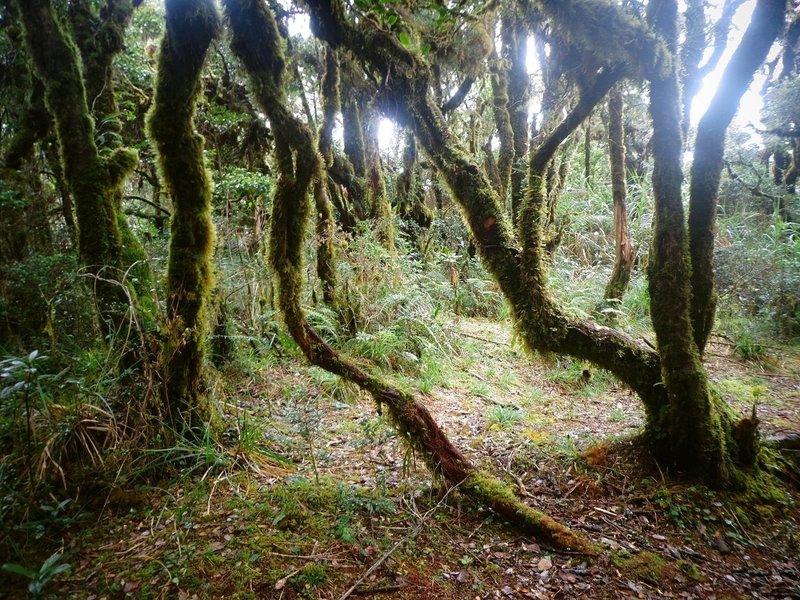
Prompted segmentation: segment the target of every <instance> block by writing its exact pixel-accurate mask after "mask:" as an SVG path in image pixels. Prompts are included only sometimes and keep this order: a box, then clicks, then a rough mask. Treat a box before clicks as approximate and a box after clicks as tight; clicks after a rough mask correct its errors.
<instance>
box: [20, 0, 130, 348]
mask: <svg viewBox="0 0 800 600" xmlns="http://www.w3.org/2000/svg"><path fill="white" fill-rule="evenodd" d="M17 4H18V10H19V12H20V14H21V17H22V23H23V26H24V30H25V42H26V44H27V47H28V51H29V53H30V56H31V60H32V63H33V67H34V70H35V72H36V75H37V76H38V78H39V79H40V80H41V81H42V83H43V85H44V96H45V102H46V104H47V108H48V110H49V111H50V113H51V114H52V115H53V119H54V121H55V129H56V134H57V136H58V143H59V150H60V154H61V160H62V161H63V164H64V173H65V176H66V179H67V182H68V184H69V187H70V189H71V190H72V194H73V196H74V199H75V208H76V212H77V217H78V229H79V237H78V252H79V255H80V258H81V261H82V262H83V264H84V265H86V267H87V269H88V271H89V272H90V273H91V274H92V275H93V276H94V282H93V287H94V290H95V297H96V300H97V306H98V312H99V314H100V319H101V325H102V327H103V328H104V329H105V330H106V331H107V332H109V333H110V334H111V336H112V337H114V336H117V335H122V336H123V337H127V335H128V334H129V331H128V328H129V327H130V326H131V323H132V321H131V318H130V316H131V315H130V310H131V309H132V306H131V300H133V299H132V298H131V297H129V296H128V294H127V293H126V289H125V288H124V287H123V283H122V282H123V278H124V275H125V267H126V265H125V264H124V263H123V261H122V260H121V252H122V242H121V238H120V231H119V221H118V218H119V216H118V214H117V207H116V204H115V198H118V197H119V196H120V195H121V193H122V192H121V190H122V185H123V182H124V180H125V178H126V177H127V176H128V175H129V174H130V173H131V171H133V169H134V167H135V166H136V163H137V160H138V158H137V155H136V152H135V151H134V150H130V149H127V148H117V149H116V150H114V151H113V152H111V153H110V154H109V155H107V156H101V155H100V153H99V152H98V149H97V146H96V144H95V126H94V121H93V120H92V117H91V115H90V113H89V107H88V104H87V100H86V90H85V88H84V84H83V78H82V76H81V72H80V66H79V65H80V56H79V53H78V50H77V48H76V47H75V44H74V43H73V42H72V40H71V39H70V38H69V37H68V36H67V35H66V34H65V33H64V31H63V30H62V29H61V26H60V25H59V23H58V20H57V19H56V16H55V14H54V13H53V9H52V7H51V6H50V2H49V0H22V1H18V3H17Z"/></svg>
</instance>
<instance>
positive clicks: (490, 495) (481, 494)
mask: <svg viewBox="0 0 800 600" xmlns="http://www.w3.org/2000/svg"><path fill="white" fill-rule="evenodd" d="M462 486H463V489H464V490H465V491H466V492H467V493H468V494H469V495H470V496H471V497H473V498H474V499H475V500H477V501H479V502H482V503H483V504H485V505H486V506H489V507H490V508H492V510H494V511H495V512H497V513H498V514H499V515H501V516H502V517H503V518H506V519H509V520H511V521H513V523H514V525H515V526H516V527H518V528H520V529H521V530H522V531H523V532H525V533H527V534H529V535H533V536H535V537H536V538H537V539H541V540H543V541H545V542H547V543H549V544H552V545H553V547H555V548H559V549H570V550H574V551H577V552H581V553H585V554H596V553H598V552H599V549H598V548H597V547H596V546H595V545H594V544H592V543H591V542H589V541H588V540H587V539H586V538H584V537H582V536H580V535H577V534H576V533H574V532H573V531H571V530H570V529H568V528H566V527H564V526H563V525H561V524H560V523H558V522H557V521H554V520H553V519H552V517H549V516H548V515H546V514H544V513H542V512H539V511H538V510H535V509H533V508H531V507H530V506H528V505H527V504H525V503H524V502H522V501H521V500H520V499H519V498H518V497H517V496H516V494H515V493H514V491H513V490H512V488H511V487H510V486H508V485H506V484H505V483H503V482H502V481H500V480H499V479H497V478H496V477H492V476H490V475H488V474H486V473H483V472H480V471H475V472H472V473H471V474H470V475H469V477H468V478H467V479H466V480H465V481H464V483H463V484H462Z"/></svg>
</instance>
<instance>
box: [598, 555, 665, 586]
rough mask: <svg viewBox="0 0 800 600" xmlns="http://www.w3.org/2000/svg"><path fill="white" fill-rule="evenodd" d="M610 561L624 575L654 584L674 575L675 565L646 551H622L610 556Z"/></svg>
mask: <svg viewBox="0 0 800 600" xmlns="http://www.w3.org/2000/svg"><path fill="white" fill-rule="evenodd" d="M611 563H612V564H613V565H614V566H615V567H617V568H618V569H620V571H622V572H624V573H625V576H626V577H630V578H634V579H641V580H643V581H647V582H649V583H654V584H657V583H660V582H661V581H663V580H664V579H670V578H672V577H673V576H674V575H675V565H673V564H672V563H670V562H667V561H666V560H665V559H663V558H662V557H660V556H658V555H657V554H654V553H653V552H648V551H645V552H640V553H639V554H635V555H631V554H630V553H629V552H626V551H622V552H619V553H617V554H614V555H613V556H612V557H611Z"/></svg>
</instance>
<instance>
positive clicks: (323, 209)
mask: <svg viewBox="0 0 800 600" xmlns="http://www.w3.org/2000/svg"><path fill="white" fill-rule="evenodd" d="M340 106H341V102H340V98H339V60H338V58H337V56H336V52H335V51H334V50H332V49H330V48H326V49H325V73H324V75H323V77H322V122H321V124H320V126H319V135H318V137H319V144H318V145H319V151H320V154H321V155H322V158H323V164H322V165H321V168H320V170H319V173H318V174H317V177H316V178H315V179H314V199H315V204H316V208H317V275H318V276H319V279H320V283H321V284H322V299H323V300H324V302H325V304H328V305H329V306H334V305H335V304H336V254H335V251H334V245H333V236H334V233H335V231H336V221H335V219H334V215H333V205H332V202H331V194H330V192H331V191H332V190H331V187H332V186H331V185H330V182H329V181H328V169H329V168H330V167H332V166H333V160H334V155H333V128H334V127H335V126H336V113H337V112H339V109H340ZM333 192H334V193H336V192H338V190H335V189H334V190H333ZM336 197H337V196H334V198H336ZM342 210H344V207H343V206H342V207H341V208H340V212H341V211H342ZM349 216H350V214H349V212H348V214H345V215H343V217H349Z"/></svg>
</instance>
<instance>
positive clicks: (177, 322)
mask: <svg viewBox="0 0 800 600" xmlns="http://www.w3.org/2000/svg"><path fill="white" fill-rule="evenodd" d="M166 25H167V27H166V32H165V34H164V38H163V39H162V41H161V52H160V54H159V59H158V75H157V81H156V89H155V97H154V103H153V108H152V111H151V113H150V114H149V116H148V128H149V133H150V137H151V138H152V139H153V141H154V142H155V145H156V149H157V150H158V161H159V165H160V168H161V175H162V177H163V179H164V182H165V185H166V188H167V190H168V192H169V195H170V198H171V199H172V220H171V223H170V245H169V266H168V271H167V318H168V322H167V331H166V339H165V342H164V358H163V369H164V387H163V392H164V403H165V408H166V412H167V416H168V418H169V422H170V424H171V426H172V427H173V428H174V430H175V432H176V433H178V434H181V435H189V436H192V435H198V434H199V433H200V432H201V431H202V429H203V428H204V427H205V426H206V425H208V424H209V423H211V421H212V417H213V411H212V409H211V407H210V405H209V403H208V402H207V400H206V399H205V397H204V394H203V389H202V385H203V379H202V372H203V359H204V354H205V343H206V334H207V333H208V323H207V320H208V315H207V310H208V302H209V298H210V296H211V290H212V286H213V281H214V277H213V264H212V256H213V251H214V228H213V225H212V222H211V177H210V174H209V172H208V170H207V169H206V164H205V158H204V156H203V145H204V142H203V138H202V136H200V135H199V134H198V133H196V132H195V125H194V111H195V104H196V102H197V99H198V96H199V94H200V89H201V81H200V75H201V71H202V69H203V64H204V63H205V58H206V53H207V50H208V47H209V45H210V44H211V41H212V40H213V39H214V37H215V36H216V35H217V32H218V29H219V19H218V16H217V12H216V9H215V8H214V3H213V0H198V1H196V0H167V1H166Z"/></svg>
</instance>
